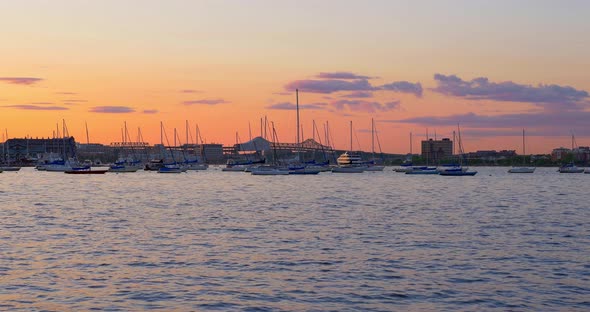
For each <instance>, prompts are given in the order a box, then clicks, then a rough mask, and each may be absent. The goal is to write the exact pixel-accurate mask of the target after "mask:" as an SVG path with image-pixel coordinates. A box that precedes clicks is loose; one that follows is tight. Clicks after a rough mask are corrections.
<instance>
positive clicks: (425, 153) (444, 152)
mask: <svg viewBox="0 0 590 312" xmlns="http://www.w3.org/2000/svg"><path fill="white" fill-rule="evenodd" d="M421 143H422V144H421V145H422V150H421V156H422V158H423V159H427V160H428V161H429V162H431V163H436V162H438V161H440V160H442V159H444V158H448V157H451V156H452V155H453V152H454V151H453V141H451V139H448V138H444V139H442V140H433V139H429V140H424V141H422V142H421Z"/></svg>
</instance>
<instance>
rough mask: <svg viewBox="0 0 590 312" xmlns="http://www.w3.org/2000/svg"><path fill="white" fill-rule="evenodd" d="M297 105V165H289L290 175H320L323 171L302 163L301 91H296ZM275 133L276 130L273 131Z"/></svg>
mask: <svg viewBox="0 0 590 312" xmlns="http://www.w3.org/2000/svg"><path fill="white" fill-rule="evenodd" d="M295 103H296V108H297V143H296V145H295V146H296V147H297V163H294V164H290V165H289V174H305V175H307V174H318V173H320V171H321V169H320V168H317V167H316V166H313V165H312V164H306V163H302V162H301V140H300V139H299V133H300V132H299V129H300V128H301V127H300V125H299V90H298V89H295ZM273 131H274V129H273Z"/></svg>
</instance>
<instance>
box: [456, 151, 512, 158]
mask: <svg viewBox="0 0 590 312" xmlns="http://www.w3.org/2000/svg"><path fill="white" fill-rule="evenodd" d="M515 156H516V151H514V150H501V151H499V152H498V151H496V150H489V151H476V152H471V153H467V158H469V159H481V160H485V161H496V160H501V159H507V158H512V157H515Z"/></svg>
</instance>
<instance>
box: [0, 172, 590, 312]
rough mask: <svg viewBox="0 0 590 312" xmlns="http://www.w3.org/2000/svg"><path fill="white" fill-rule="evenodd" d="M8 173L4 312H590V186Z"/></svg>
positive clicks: (1, 249) (0, 275) (1, 219)
mask: <svg viewBox="0 0 590 312" xmlns="http://www.w3.org/2000/svg"><path fill="white" fill-rule="evenodd" d="M386 170H387V171H384V172H373V173H363V174H331V173H322V174H320V175H317V176H251V175H249V174H243V173H229V172H221V171H220V170H215V169H210V170H208V171H206V172H188V173H185V174H169V175H166V174H157V173H152V172H138V173H135V174H110V173H109V174H106V175H91V176H79V175H65V174H63V173H50V172H36V171H34V170H33V169H31V168H25V169H22V170H21V172H18V173H13V172H4V173H2V174H0V203H1V207H2V208H1V209H0V239H1V244H0V285H1V287H0V310H2V311H15V310H26V311H85V310H101V311H137V310H161V311H206V310H219V311H227V310H232V311H234V310H238V311H282V310H284V311H411V310H416V311H459V310H468V311H494V310H497V311H506V310H512V311H553V310H564V311H565V310H567V311H588V310H590V205H589V204H588V190H589V187H588V186H589V185H590V175H589V174H569V175H568V174H558V173H557V172H556V168H538V169H537V172H536V173H535V174H525V175H509V174H507V173H506V170H507V168H477V170H478V171H479V173H478V175H476V176H474V177H441V176H415V175H413V176H409V175H404V174H400V173H394V172H392V171H391V169H390V168H386Z"/></svg>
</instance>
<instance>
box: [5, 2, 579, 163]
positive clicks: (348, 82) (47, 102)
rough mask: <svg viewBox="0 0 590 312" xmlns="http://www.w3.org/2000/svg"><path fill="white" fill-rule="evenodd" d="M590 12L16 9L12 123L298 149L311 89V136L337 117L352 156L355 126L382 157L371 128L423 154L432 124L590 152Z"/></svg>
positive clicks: (309, 7)
mask: <svg viewBox="0 0 590 312" xmlns="http://www.w3.org/2000/svg"><path fill="white" fill-rule="evenodd" d="M589 6H590V5H589V4H588V3H586V2H575V1H574V2H571V3H569V4H568V5H567V6H565V5H561V4H560V3H553V2H539V1H522V2H519V3H518V4H513V3H511V2H509V1H498V2H494V3H487V2H483V1H465V2H461V1H457V2H451V4H449V3H447V4H444V3H441V2H438V1H436V2H434V1H433V2H422V3H420V4H409V3H406V2H397V1H374V2H371V4H370V5H366V4H361V3H360V2H346V1H322V2H321V3H316V2H313V1H298V2H297V3H296V4H295V3H275V2H274V1H249V2H247V3H246V2H241V1H199V2H195V1H170V2H166V4H163V3H161V2H159V1H123V2H121V1H101V2H84V1H50V2H48V1H22V2H21V1H19V2H18V3H10V4H3V8H2V10H1V13H0V23H1V24H0V38H2V41H3V44H2V45H1V47H0V109H1V112H2V115H1V116H2V117H0V121H1V122H2V125H1V126H2V127H3V128H6V129H7V131H8V135H9V137H24V136H26V135H29V136H32V137H36V136H51V135H52V132H53V131H54V129H55V127H56V124H57V123H61V121H62V119H65V121H66V124H67V126H68V129H69V131H70V133H71V134H72V135H74V136H75V137H76V138H77V140H78V141H85V129H84V124H85V123H88V127H89V131H90V140H91V141H92V142H100V143H110V142H113V141H119V140H120V136H121V135H120V132H121V127H122V125H123V122H125V121H126V122H127V124H128V127H129V129H130V132H131V133H132V137H133V138H135V136H136V133H137V128H138V127H141V129H142V132H143V134H144V138H146V140H147V141H149V142H150V143H158V142H159V137H160V136H159V123H160V121H162V122H163V123H164V125H165V127H166V129H167V132H168V137H169V138H170V140H172V132H173V128H175V127H176V128H178V129H179V132H180V133H182V137H181V140H182V141H184V140H185V139H184V125H185V121H186V120H188V121H189V123H190V126H191V128H192V131H194V126H195V124H198V125H199V127H200V128H201V130H202V135H203V136H204V138H205V139H206V140H207V142H219V143H223V144H233V143H234V142H235V133H236V132H238V133H239V136H240V137H241V138H242V140H247V138H248V123H251V127H252V130H253V134H254V135H258V134H259V132H260V118H261V117H262V116H267V117H268V119H269V120H272V121H274V122H275V125H276V127H277V132H278V136H279V139H280V140H281V141H283V142H287V141H294V140H295V135H296V131H295V128H296V126H295V111H294V110H284V109H272V108H271V107H282V108H285V107H287V105H288V104H285V103H286V102H290V103H294V102H295V93H294V91H293V90H292V88H290V87H295V86H300V89H301V92H300V104H301V105H302V106H303V105H308V106H305V108H304V109H302V110H301V118H302V125H303V132H304V135H305V137H310V136H311V123H312V120H315V121H316V123H317V124H318V125H320V127H321V125H322V124H323V123H325V121H327V120H328V121H329V122H330V127H331V131H332V134H333V137H334V143H335V145H336V147H337V148H343V149H344V148H348V144H349V143H348V142H349V140H350V138H349V131H348V124H349V121H350V120H352V121H353V124H354V129H355V138H354V140H353V141H354V144H353V148H355V149H357V148H361V149H364V150H370V132H369V130H370V123H371V118H375V120H376V122H377V128H378V130H379V139H380V142H381V146H382V149H383V151H385V152H393V153H406V152H408V150H409V146H408V145H409V144H408V136H409V133H410V132H413V133H414V137H415V141H414V147H415V148H417V146H418V140H419V139H421V138H423V137H424V135H425V132H426V129H427V128H428V131H429V133H430V134H431V135H433V134H434V132H435V131H436V133H437V136H438V137H442V136H450V135H451V133H452V131H453V130H454V129H455V128H456V124H457V123H461V125H462V129H461V130H462V132H463V134H464V135H463V140H464V142H463V143H464V146H465V148H466V149H467V150H468V151H471V150H477V149H497V150H500V149H517V150H519V151H520V149H521V146H520V145H521V144H520V142H521V138H520V133H521V129H522V128H523V127H524V128H527V133H528V137H527V150H528V151H530V152H535V153H542V152H543V153H544V152H549V151H550V150H551V149H552V148H554V147H558V146H569V145H570V140H569V136H570V134H571V133H572V132H573V133H575V134H576V141H577V143H578V144H579V145H590V139H588V138H589V136H590V129H588V127H587V126H585V123H584V122H585V120H587V117H590V116H589V115H590V112H589V110H588V103H589V102H590V98H589V97H588V93H587V90H590V81H588V79H587V77H588V72H590V61H589V60H588V58H587V55H590V39H588V36H587V33H588V30H590V22H589V21H587V19H586V18H585V16H584V14H582V13H581V12H588V9H590V7H589ZM549 21H551V22H549ZM320 73H324V75H323V76H322V75H320ZM438 73H440V74H441V75H440V76H437V77H438V78H435V74H438ZM478 77H486V78H487V80H485V81H484V80H474V79H476V78H478ZM26 78H38V79H39V80H34V79H33V80H32V79H28V80H27V79H26ZM418 86H419V87H420V91H417V90H416V88H417V87H418ZM320 92H323V93H320ZM359 92H362V93H359ZM355 95H356V96H359V95H360V96H364V97H356V98H354V97H352V96H355ZM187 103H188V105H187ZM277 104H279V105H277ZM281 104H282V106H281ZM310 104H313V105H312V107H311V108H309V105H310ZM275 105H277V106H275ZM105 107H106V108H105ZM105 111H110V112H108V113H107V112H105ZM113 111H114V112H113ZM440 117H442V118H440ZM320 130H322V128H320ZM322 131H323V130H322ZM356 137H358V142H357V139H356ZM415 151H417V149H415Z"/></svg>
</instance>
